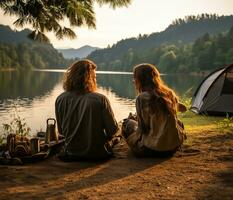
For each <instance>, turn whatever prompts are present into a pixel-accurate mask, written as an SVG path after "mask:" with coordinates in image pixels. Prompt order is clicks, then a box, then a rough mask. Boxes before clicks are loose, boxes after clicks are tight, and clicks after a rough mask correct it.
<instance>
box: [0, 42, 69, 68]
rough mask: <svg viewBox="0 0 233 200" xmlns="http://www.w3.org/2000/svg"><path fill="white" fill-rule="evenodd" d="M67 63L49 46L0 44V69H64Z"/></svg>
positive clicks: (38, 44)
mask: <svg viewBox="0 0 233 200" xmlns="http://www.w3.org/2000/svg"><path fill="white" fill-rule="evenodd" d="M68 63H69V61H68V60H66V59H64V57H63V56H62V54H61V53H58V52H57V50H56V49H54V48H53V46H52V45H51V44H42V43H41V44H40V43H38V42H37V43H32V42H30V43H27V42H25V43H20V44H9V43H8V44H6V43H0V69H1V68H2V69H3V68H15V69H33V68H64V67H65V66H66V65H67V64H68Z"/></svg>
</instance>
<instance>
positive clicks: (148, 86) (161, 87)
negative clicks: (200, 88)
mask: <svg viewBox="0 0 233 200" xmlns="http://www.w3.org/2000/svg"><path fill="white" fill-rule="evenodd" d="M134 80H135V86H136V90H137V91H138V92H139V93H141V92H144V91H148V92H150V93H151V94H152V95H151V99H150V110H151V113H156V114H162V113H165V112H169V113H172V114H174V115H175V114H176V113H177V107H178V97H177V96H176V94H175V93H174V92H173V90H171V89H170V88H168V87H167V86H166V85H165V84H164V83H163V81H162V80H161V78H160V73H159V71H158V70H157V69H156V67H155V66H154V65H152V64H148V63H145V64H140V65H137V66H135V67H134Z"/></svg>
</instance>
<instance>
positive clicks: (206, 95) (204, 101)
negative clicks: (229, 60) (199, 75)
mask: <svg viewBox="0 0 233 200" xmlns="http://www.w3.org/2000/svg"><path fill="white" fill-rule="evenodd" d="M190 109H191V110H192V111H193V112H195V113H198V114H209V115H226V113H228V114H230V115H232V114H233V64H231V65H228V66H226V67H223V68H220V69H217V70H216V71H214V72H212V73H211V74H209V75H208V76H207V77H206V78H205V79H204V80H203V81H202V83H201V84H200V85H199V87H198V88H197V90H196V92H195V94H194V96H193V99H192V106H191V108H190Z"/></svg>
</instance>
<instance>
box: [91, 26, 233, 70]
mask: <svg viewBox="0 0 233 200" xmlns="http://www.w3.org/2000/svg"><path fill="white" fill-rule="evenodd" d="M129 46H130V45H129ZM105 51H107V49H106V50H105ZM94 55H95V54H94ZM103 55H104V54H103ZM232 55H233V26H232V28H231V29H230V30H229V31H228V32H227V33H220V34H217V35H216V36H211V35H210V34H208V33H206V34H204V35H203V36H202V37H200V38H198V39H197V40H195V42H194V43H190V44H185V43H182V42H181V41H180V42H178V43H176V44H162V45H160V46H159V47H155V48H149V49H147V50H144V52H143V53H142V52H138V51H137V49H134V48H133V47H131V48H128V50H127V52H125V53H124V54H123V55H122V56H121V58H120V59H115V60H109V59H106V60H108V61H107V62H104V61H103V59H99V60H98V57H95V56H93V58H92V55H90V58H91V59H93V60H94V61H95V62H97V64H98V69H99V70H114V71H132V67H133V66H135V65H137V64H139V63H144V62H149V63H152V64H154V65H156V66H158V68H159V70H160V71H161V72H163V73H184V72H198V71H210V70H213V69H215V68H217V67H221V66H224V65H226V64H230V63H233V56H232Z"/></svg>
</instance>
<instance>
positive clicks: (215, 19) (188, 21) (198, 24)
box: [89, 14, 233, 71]
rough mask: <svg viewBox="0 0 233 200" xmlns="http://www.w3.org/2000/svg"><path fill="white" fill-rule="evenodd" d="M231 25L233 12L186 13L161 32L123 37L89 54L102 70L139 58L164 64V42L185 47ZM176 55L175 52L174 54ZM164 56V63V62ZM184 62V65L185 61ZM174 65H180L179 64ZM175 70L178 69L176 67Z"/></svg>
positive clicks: (128, 67) (127, 65) (125, 65)
mask: <svg viewBox="0 0 233 200" xmlns="http://www.w3.org/2000/svg"><path fill="white" fill-rule="evenodd" d="M232 26H233V16H232V15H231V16H217V15H215V14H214V15H209V14H202V15H198V16H187V17H186V18H185V19H176V20H174V21H173V22H172V24H171V25H170V26H168V27H167V28H166V29H165V30H164V31H162V32H157V33H152V34H150V35H139V36H138V37H137V38H128V39H125V40H121V41H119V42H117V43H116V44H114V45H113V46H112V47H108V48H105V49H101V50H97V51H94V52H93V53H91V54H90V56H89V58H90V59H92V60H93V61H95V62H96V63H97V64H98V66H99V67H98V68H99V69H101V70H124V71H131V69H132V65H134V64H138V62H152V63H153V64H156V65H158V64H160V65H161V64H163V65H164V63H166V62H165V60H166V59H165V58H164V57H166V56H165V55H166V54H167V53H168V52H169V51H170V50H169V51H168V50H165V46H167V47H168V46H169V45H175V47H176V48H177V47H182V48H184V46H186V45H190V43H194V42H195V40H197V39H198V38H200V37H201V36H203V35H204V34H205V33H208V34H209V35H210V36H213V35H217V34H219V33H226V32H228V31H229V30H230V28H231V27H232ZM185 48H188V47H185ZM168 49H169V48H168ZM159 51H160V52H159ZM153 52H154V53H153ZM162 53H164V54H162ZM173 53H174V51H173ZM173 56H176V55H175V54H173ZM193 56H194V55H193ZM162 58H163V63H161V59H162ZM182 64H183V65H185V64H186V63H182ZM160 67H161V68H163V67H164V68H166V70H164V71H169V69H167V66H160ZM174 67H175V68H177V69H178V67H179V66H174ZM162 70H163V69H162ZM172 71H176V70H174V68H173V69H172Z"/></svg>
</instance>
